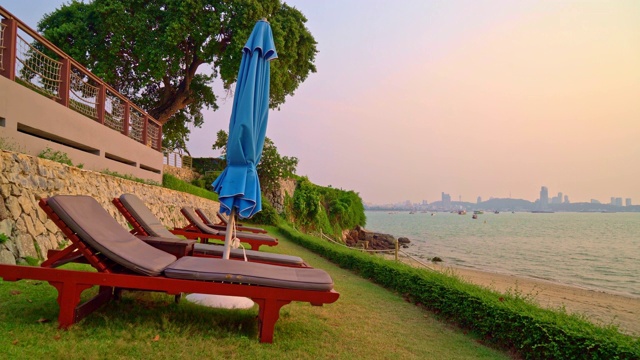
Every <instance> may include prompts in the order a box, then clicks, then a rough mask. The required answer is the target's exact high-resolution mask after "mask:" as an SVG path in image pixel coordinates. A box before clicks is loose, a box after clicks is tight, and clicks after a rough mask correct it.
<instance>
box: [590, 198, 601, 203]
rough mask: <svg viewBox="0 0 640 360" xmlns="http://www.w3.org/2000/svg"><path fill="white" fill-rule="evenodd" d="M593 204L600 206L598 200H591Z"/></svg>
mask: <svg viewBox="0 0 640 360" xmlns="http://www.w3.org/2000/svg"><path fill="white" fill-rule="evenodd" d="M591 203H592V204H600V201H598V200H596V199H591Z"/></svg>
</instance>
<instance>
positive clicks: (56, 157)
mask: <svg viewBox="0 0 640 360" xmlns="http://www.w3.org/2000/svg"><path fill="white" fill-rule="evenodd" d="M38 157H39V158H41V159H47V160H51V161H55V162H59V163H61V164H65V165H69V166H74V165H73V162H72V161H71V159H70V158H69V156H68V155H67V153H65V152H63V151H58V150H56V151H53V149H51V148H50V147H47V148H45V149H44V150H42V151H40V153H39V154H38ZM75 166H76V167H77V168H79V169H82V168H83V167H84V165H83V164H78V165H75Z"/></svg>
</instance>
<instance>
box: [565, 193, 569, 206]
mask: <svg viewBox="0 0 640 360" xmlns="http://www.w3.org/2000/svg"><path fill="white" fill-rule="evenodd" d="M564 203H565V204H569V195H565V196H564Z"/></svg>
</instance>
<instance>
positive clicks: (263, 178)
mask: <svg viewBox="0 0 640 360" xmlns="http://www.w3.org/2000/svg"><path fill="white" fill-rule="evenodd" d="M297 167H298V158H297V157H294V156H282V155H280V153H279V152H278V148H277V147H276V145H275V144H274V143H273V141H271V139H269V138H265V139H264V147H263V149H262V156H261V157H260V162H259V163H258V166H257V170H258V178H259V179H260V186H262V188H263V189H264V191H265V192H274V191H278V190H279V189H280V183H279V181H280V179H286V178H290V177H291V176H293V175H294V174H295V172H296V168H297Z"/></svg>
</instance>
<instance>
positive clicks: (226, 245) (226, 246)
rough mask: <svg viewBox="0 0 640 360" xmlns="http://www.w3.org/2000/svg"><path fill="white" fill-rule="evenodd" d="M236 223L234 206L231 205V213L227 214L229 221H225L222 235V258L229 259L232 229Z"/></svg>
mask: <svg viewBox="0 0 640 360" xmlns="http://www.w3.org/2000/svg"><path fill="white" fill-rule="evenodd" d="M235 224H236V208H235V207H234V206H232V207H231V214H230V215H229V222H228V223H227V233H226V234H225V235H224V250H223V252H222V258H223V259H225V260H229V254H230V253H231V241H232V240H233V239H232V235H233V231H234V229H235Z"/></svg>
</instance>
